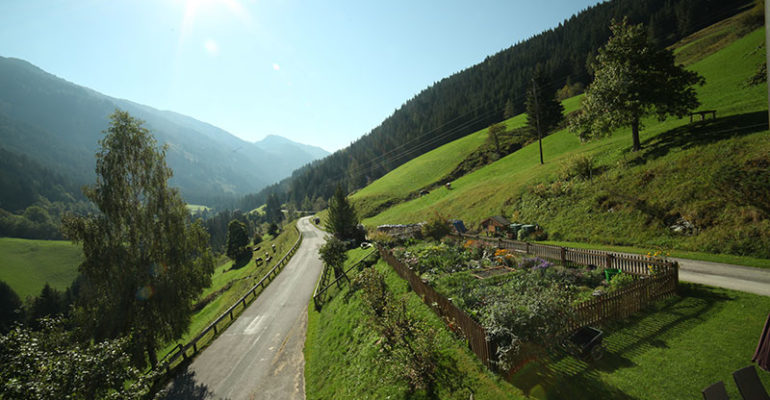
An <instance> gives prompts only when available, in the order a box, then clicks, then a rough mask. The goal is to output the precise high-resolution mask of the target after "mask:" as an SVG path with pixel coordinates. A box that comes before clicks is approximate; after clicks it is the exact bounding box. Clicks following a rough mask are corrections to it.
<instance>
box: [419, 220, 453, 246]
mask: <svg viewBox="0 0 770 400" xmlns="http://www.w3.org/2000/svg"><path fill="white" fill-rule="evenodd" d="M451 231H452V228H451V226H450V224H449V221H448V220H447V219H446V218H444V217H443V216H441V214H438V213H436V214H434V215H433V218H432V219H431V220H430V221H428V223H427V224H425V225H423V227H422V235H423V236H424V237H430V238H433V240H440V239H441V238H443V237H444V236H446V235H448V234H449V232H451Z"/></svg>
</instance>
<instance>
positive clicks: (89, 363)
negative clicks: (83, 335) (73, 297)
mask: <svg viewBox="0 0 770 400" xmlns="http://www.w3.org/2000/svg"><path fill="white" fill-rule="evenodd" d="M41 324H42V329H40V330H32V329H30V328H28V327H23V326H16V327H15V328H14V329H13V330H11V331H10V332H8V333H7V334H6V335H4V336H0V364H2V366H3V367H2V368H0V398H4V399H36V400H48V399H50V400H58V399H115V400H117V399H121V400H124V399H136V400H138V399H143V398H146V397H147V395H148V393H149V392H150V390H151V386H152V383H153V380H154V379H155V377H156V374H155V373H150V374H143V373H142V372H141V371H139V370H138V369H136V368H134V367H133V366H132V365H131V360H130V357H129V355H128V349H129V347H130V343H129V341H128V340H127V338H120V339H114V340H105V341H100V342H97V343H91V342H86V343H79V342H78V340H77V337H76V334H75V333H74V332H73V331H67V330H66V329H64V324H63V323H62V322H61V321H58V320H49V319H45V320H43V321H41ZM127 382H129V384H127Z"/></svg>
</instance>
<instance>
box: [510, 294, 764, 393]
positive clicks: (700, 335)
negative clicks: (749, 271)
mask: <svg viewBox="0 0 770 400" xmlns="http://www.w3.org/2000/svg"><path fill="white" fill-rule="evenodd" d="M768 310H770V298H769V297H765V296H757V295H753V294H748V293H741V292H735V291H730V290H725V289H717V288H711V287H707V286H702V285H695V284H681V287H680V294H679V296H676V297H673V298H671V299H668V300H664V301H662V302H659V303H658V304H657V305H656V306H655V307H651V308H650V309H648V310H646V311H644V312H641V313H638V314H636V315H635V316H633V317H631V318H629V319H627V320H625V321H619V322H615V323H612V324H610V325H608V326H607V327H605V328H603V329H605V334H606V337H605V339H604V344H605V347H606V349H607V351H606V353H605V356H604V357H603V358H602V359H601V360H599V361H596V362H593V363H591V364H589V363H586V362H584V361H582V360H580V359H576V358H574V357H572V356H569V355H567V354H566V353H564V352H560V351H554V352H552V353H551V355H550V356H549V357H548V359H547V360H545V361H543V362H538V363H532V364H530V365H528V366H527V367H526V368H525V369H524V370H522V371H521V372H519V373H518V374H516V375H515V376H514V377H513V383H514V385H515V386H517V387H518V388H520V389H521V390H522V391H524V392H525V393H527V394H529V395H530V396H531V397H532V398H537V399H661V400H670V399H697V398H701V394H700V391H701V390H702V389H704V388H705V387H707V386H709V385H710V384H712V383H715V382H717V381H723V382H725V384H726V385H727V390H728V393H729V394H730V398H733V399H740V398H741V396H740V394H739V393H738V389H737V387H736V386H735V383H734V381H733V379H732V372H733V371H735V370H737V369H739V368H742V367H745V366H747V365H749V364H751V357H752V356H753V354H754V350H755V348H756V345H757V341H758V340H759V335H760V333H761V331H762V327H763V325H764V322H765V319H766V318H767V316H768ZM758 372H759V375H760V378H761V380H762V381H763V383H764V384H765V387H770V374H768V373H766V372H764V371H761V370H758Z"/></svg>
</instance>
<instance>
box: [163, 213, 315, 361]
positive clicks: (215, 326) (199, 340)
mask: <svg viewBox="0 0 770 400" xmlns="http://www.w3.org/2000/svg"><path fill="white" fill-rule="evenodd" d="M294 229H296V230H297V234H298V235H299V236H298V237H297V241H296V242H295V243H294V245H293V246H292V247H291V249H289V251H288V252H287V253H286V254H285V255H284V256H283V258H281V259H280V260H279V261H278V262H277V263H275V265H274V266H273V268H271V269H270V271H268V272H267V274H265V276H264V277H262V279H260V280H259V282H257V283H256V284H255V285H254V286H253V287H252V288H251V289H249V291H248V292H246V294H244V295H243V296H242V297H241V298H240V299H238V301H236V302H235V304H233V305H232V306H230V308H228V309H227V311H225V312H224V313H222V315H220V316H219V318H217V319H216V320H215V321H214V322H212V323H211V324H210V325H209V326H207V327H206V328H205V329H204V330H203V331H201V333H199V334H198V335H197V336H195V338H193V339H192V340H190V342H189V343H187V344H185V345H182V344H181V343H180V344H178V345H177V347H175V348H174V350H173V351H171V352H170V353H168V354H167V355H166V356H165V357H163V359H161V360H160V362H158V369H159V370H164V369H165V370H166V373H167V374H168V373H170V372H171V370H172V369H173V368H174V367H176V366H177V365H179V363H181V362H183V361H185V360H187V358H188V357H192V356H194V355H195V354H197V353H198V351H199V350H201V349H202V346H204V345H206V344H207V343H209V342H210V341H211V340H213V339H214V337H216V335H217V334H219V332H220V331H222V330H224V329H225V328H227V326H229V324H230V322H232V321H233V319H235V318H236V314H235V313H236V311H237V310H238V308H239V307H240V308H241V311H243V310H244V309H246V307H247V306H248V305H249V304H251V302H252V301H254V300H255V299H256V298H257V296H259V293H261V292H262V290H264V289H265V288H266V287H267V285H269V284H270V282H272V280H273V279H274V278H275V277H276V276H277V275H278V273H279V272H281V270H282V269H283V267H284V266H286V264H288V262H289V260H291V256H293V255H294V253H295V252H296V251H297V249H298V248H299V246H300V244H301V243H302V232H300V231H299V229H297V227H296V226H295V227H294ZM257 289H260V290H259V292H258V291H257ZM222 322H224V324H221V325H220V323H222ZM190 350H192V353H191V354H188V353H189V352H190ZM180 358H181V360H180ZM177 361H178V362H177Z"/></svg>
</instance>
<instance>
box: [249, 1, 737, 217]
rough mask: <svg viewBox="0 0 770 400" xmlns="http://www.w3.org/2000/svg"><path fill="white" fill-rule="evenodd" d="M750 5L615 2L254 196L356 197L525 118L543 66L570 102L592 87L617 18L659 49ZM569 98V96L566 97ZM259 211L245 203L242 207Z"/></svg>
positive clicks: (437, 90)
mask: <svg viewBox="0 0 770 400" xmlns="http://www.w3.org/2000/svg"><path fill="white" fill-rule="evenodd" d="M751 3H752V2H751V1H750V0H631V1H630V0H611V1H605V2H602V3H600V4H597V5H595V6H592V7H589V8H586V9H585V10H583V11H581V12H580V13H579V14H577V15H573V16H572V17H570V18H569V19H567V20H565V21H564V22H562V23H560V24H559V26H557V27H554V28H553V29H548V30H545V31H543V32H541V33H539V34H537V35H535V36H533V37H531V38H529V39H527V40H523V41H520V42H518V43H516V44H515V45H512V46H511V47H510V48H507V49H504V50H502V51H500V52H498V53H497V54H494V55H490V56H488V57H486V59H484V60H483V61H481V62H480V63H478V64H476V65H473V66H470V67H468V68H466V69H464V70H462V71H459V72H457V73H455V74H453V75H451V76H449V77H445V78H443V79H440V80H439V81H437V82H436V83H435V84H433V85H431V86H430V87H428V88H426V89H424V90H423V91H422V92H420V93H419V94H417V95H415V96H414V97H413V98H411V99H409V100H407V101H406V102H405V103H404V104H403V105H402V106H401V107H400V108H399V109H397V110H396V111H395V112H394V113H393V114H392V115H391V116H389V117H388V118H386V119H385V120H384V121H382V123H381V124H380V125H379V126H377V127H375V128H374V129H372V130H371V131H370V132H369V133H367V134H365V135H363V136H362V137H361V138H359V139H358V140H356V141H355V142H353V143H352V144H351V145H350V146H349V147H346V148H344V149H342V150H339V151H337V152H335V153H334V154H332V155H330V156H328V157H326V158H324V159H323V160H321V161H317V162H314V163H312V164H310V165H308V166H305V167H303V168H302V169H300V170H297V171H295V172H294V173H293V174H292V177H291V178H288V179H286V180H284V181H283V182H281V183H280V184H277V185H273V186H270V187H268V188H266V189H265V190H263V191H262V192H261V193H258V194H256V195H253V196H250V197H249V199H252V200H253V201H254V202H256V204H261V203H263V202H264V199H265V198H266V197H267V195H268V194H269V193H277V194H278V195H279V196H280V197H281V199H282V200H283V201H293V202H295V203H300V202H302V200H303V199H304V198H306V197H307V198H311V199H314V198H316V197H323V198H329V197H330V196H331V194H332V193H333V192H334V189H335V188H336V187H337V185H338V184H341V185H342V186H343V187H345V188H346V189H347V190H348V191H350V192H352V191H355V190H357V189H360V188H362V187H364V186H366V184H367V183H369V182H372V181H374V180H376V179H377V178H379V177H381V176H383V175H385V174H386V173H388V172H389V171H392V170H393V169H394V168H396V167H398V166H400V165H402V164H404V163H406V162H407V161H409V160H411V159H413V158H415V157H418V156H420V155H421V154H424V153H427V152H429V151H431V150H433V149H435V148H438V147H440V146H441V145H443V144H446V143H449V142H451V141H453V140H455V139H458V138H461V137H463V136H465V135H468V134H470V133H472V132H475V131H478V130H479V129H483V128H486V127H488V126H489V125H491V124H492V123H496V122H500V121H501V120H502V119H503V115H504V110H505V109H506V105H507V104H510V106H511V108H512V109H513V111H514V114H515V113H520V112H523V110H524V101H525V98H526V96H525V92H526V89H527V86H528V85H529V82H530V79H531V77H532V73H533V72H534V70H535V68H536V67H537V66H538V65H540V66H541V67H542V68H543V70H544V72H545V76H546V78H547V80H548V82H549V83H550V87H549V90H552V91H553V92H556V91H557V90H559V91H561V92H563V93H566V94H568V95H574V94H577V93H579V92H580V88H581V87H583V86H587V85H588V84H589V83H590V81H591V79H592V78H591V71H590V66H589V65H590V63H591V61H592V60H593V59H594V57H595V55H596V51H597V49H598V48H599V47H600V46H601V45H603V44H604V43H606V41H607V39H608V38H609V35H610V30H609V25H610V21H611V20H612V19H622V18H624V17H627V18H628V19H629V21H630V22H631V23H634V24H636V23H644V24H645V25H647V26H648V27H649V28H650V29H649V39H650V41H651V42H653V43H654V44H656V45H658V46H668V45H671V44H673V43H675V42H676V41H677V40H679V39H681V38H683V37H685V36H687V35H689V34H691V33H693V32H695V31H697V30H699V29H702V28H704V27H706V26H709V25H711V24H713V23H714V22H717V21H720V20H723V19H725V18H727V17H729V16H731V15H735V14H737V13H738V12H740V11H741V10H742V9H745V8H746V7H751ZM565 97H568V96H565ZM256 204H244V206H243V208H244V209H248V207H249V206H252V205H254V206H255V205H256Z"/></svg>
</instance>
